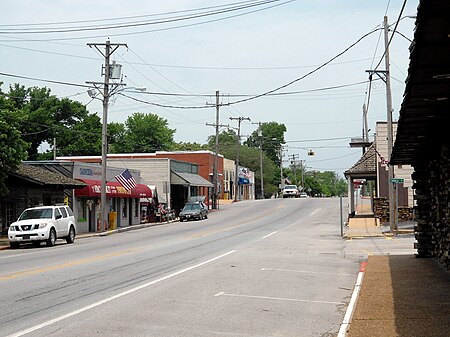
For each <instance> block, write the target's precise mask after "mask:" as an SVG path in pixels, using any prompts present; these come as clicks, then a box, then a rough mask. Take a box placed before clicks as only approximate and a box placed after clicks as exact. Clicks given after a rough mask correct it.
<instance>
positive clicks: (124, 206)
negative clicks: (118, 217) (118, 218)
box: [122, 198, 128, 218]
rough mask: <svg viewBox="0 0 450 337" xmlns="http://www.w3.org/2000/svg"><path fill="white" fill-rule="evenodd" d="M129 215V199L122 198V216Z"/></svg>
mask: <svg viewBox="0 0 450 337" xmlns="http://www.w3.org/2000/svg"><path fill="white" fill-rule="evenodd" d="M127 216H128V199H125V198H123V199H122V218H126V217H127Z"/></svg>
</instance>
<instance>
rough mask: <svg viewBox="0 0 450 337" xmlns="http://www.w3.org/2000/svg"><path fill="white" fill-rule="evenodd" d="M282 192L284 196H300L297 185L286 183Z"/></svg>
mask: <svg viewBox="0 0 450 337" xmlns="http://www.w3.org/2000/svg"><path fill="white" fill-rule="evenodd" d="M281 194H282V195H283V198H298V197H299V191H298V188H297V186H295V185H286V186H284V187H283V189H282V190H281Z"/></svg>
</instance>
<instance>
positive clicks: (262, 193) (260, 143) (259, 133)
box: [252, 122, 264, 199]
mask: <svg viewBox="0 0 450 337" xmlns="http://www.w3.org/2000/svg"><path fill="white" fill-rule="evenodd" d="M252 124H257V125H258V136H259V166H260V170H261V199H264V172H263V149H262V143H263V141H262V139H263V135H262V130H261V125H262V124H263V123H262V122H258V123H252Z"/></svg>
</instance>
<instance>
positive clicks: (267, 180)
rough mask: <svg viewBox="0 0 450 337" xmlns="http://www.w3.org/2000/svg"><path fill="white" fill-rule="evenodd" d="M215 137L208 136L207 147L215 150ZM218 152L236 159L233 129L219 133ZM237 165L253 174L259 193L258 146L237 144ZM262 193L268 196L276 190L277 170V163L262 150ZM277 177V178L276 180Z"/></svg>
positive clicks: (235, 142) (228, 157) (259, 161)
mask: <svg viewBox="0 0 450 337" xmlns="http://www.w3.org/2000/svg"><path fill="white" fill-rule="evenodd" d="M215 143H216V137H215V135H211V136H209V137H208V147H209V149H210V150H211V151H215ZM219 153H220V154H221V155H223V156H224V157H225V158H227V159H231V160H236V155H237V134H236V132H235V131H234V130H224V131H222V132H221V133H220V134H219ZM239 166H242V167H247V168H249V169H250V170H251V171H253V172H254V174H255V187H256V194H257V195H260V194H261V152H260V149H259V148H258V147H249V146H246V145H239ZM263 179H264V195H265V197H270V196H271V195H272V194H275V193H276V191H277V190H278V183H277V181H279V171H278V168H277V165H275V164H274V162H273V161H272V159H271V158H269V157H268V156H267V154H266V153H265V152H263ZM277 179H278V180H277Z"/></svg>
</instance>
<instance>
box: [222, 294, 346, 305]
mask: <svg viewBox="0 0 450 337" xmlns="http://www.w3.org/2000/svg"><path fill="white" fill-rule="evenodd" d="M214 296H215V297H219V296H231V297H244V298H257V299H262V300H275V301H289V302H306V303H320V304H344V303H342V302H332V301H313V300H301V299H298V298H282V297H269V296H255V295H243V294H228V293H225V292H223V291H222V292H219V293H217V294H215V295H214Z"/></svg>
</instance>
